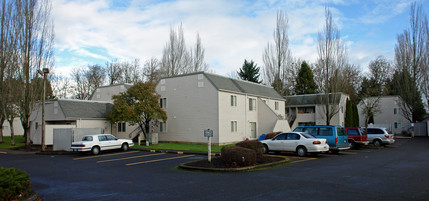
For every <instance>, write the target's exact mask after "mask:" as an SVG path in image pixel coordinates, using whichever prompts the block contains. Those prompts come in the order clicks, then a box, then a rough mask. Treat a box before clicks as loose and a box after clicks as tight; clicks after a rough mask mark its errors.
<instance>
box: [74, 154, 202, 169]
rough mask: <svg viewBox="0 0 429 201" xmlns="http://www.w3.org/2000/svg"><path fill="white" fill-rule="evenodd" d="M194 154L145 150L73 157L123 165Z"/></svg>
mask: <svg viewBox="0 0 429 201" xmlns="http://www.w3.org/2000/svg"><path fill="white" fill-rule="evenodd" d="M194 156H195V155H192V154H169V153H156V152H143V151H128V152H113V153H111V152H110V153H109V152H107V153H102V154H100V155H95V156H94V155H80V156H76V157H74V158H73V160H74V161H83V160H85V161H90V162H94V163H97V164H106V163H110V164H112V163H113V164H115V165H123V166H134V165H143V164H149V163H156V162H164V161H170V160H177V159H182V158H191V157H194Z"/></svg>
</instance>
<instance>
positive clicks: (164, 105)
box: [159, 98, 167, 109]
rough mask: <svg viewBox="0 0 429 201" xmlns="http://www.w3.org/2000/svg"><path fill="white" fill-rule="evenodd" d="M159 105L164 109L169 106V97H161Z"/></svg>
mask: <svg viewBox="0 0 429 201" xmlns="http://www.w3.org/2000/svg"><path fill="white" fill-rule="evenodd" d="M159 105H160V106H161V108H162V109H165V108H167V98H161V99H159Z"/></svg>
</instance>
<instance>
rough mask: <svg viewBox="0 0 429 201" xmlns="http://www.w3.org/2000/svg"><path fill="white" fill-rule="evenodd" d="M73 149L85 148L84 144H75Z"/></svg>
mask: <svg viewBox="0 0 429 201" xmlns="http://www.w3.org/2000/svg"><path fill="white" fill-rule="evenodd" d="M73 147H85V145H84V144H74V145H73Z"/></svg>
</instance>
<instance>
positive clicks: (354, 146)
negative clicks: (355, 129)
mask: <svg viewBox="0 0 429 201" xmlns="http://www.w3.org/2000/svg"><path fill="white" fill-rule="evenodd" d="M349 145H350V149H356V143H355V141H353V140H351V141H349Z"/></svg>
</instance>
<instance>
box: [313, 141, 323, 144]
mask: <svg viewBox="0 0 429 201" xmlns="http://www.w3.org/2000/svg"><path fill="white" fill-rule="evenodd" d="M313 144H322V143H321V142H320V141H313Z"/></svg>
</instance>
